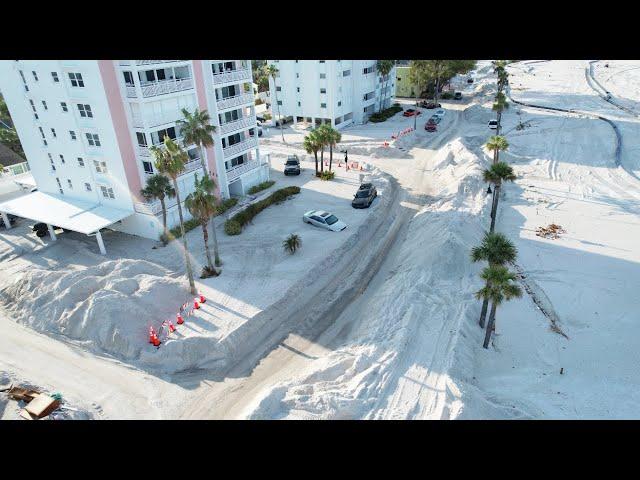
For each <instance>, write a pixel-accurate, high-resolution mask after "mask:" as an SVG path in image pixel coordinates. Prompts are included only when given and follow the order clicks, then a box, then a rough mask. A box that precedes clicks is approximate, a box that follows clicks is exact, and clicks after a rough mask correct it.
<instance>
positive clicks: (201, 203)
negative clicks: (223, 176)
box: [184, 174, 221, 277]
mask: <svg viewBox="0 0 640 480" xmlns="http://www.w3.org/2000/svg"><path fill="white" fill-rule="evenodd" d="M195 187H196V189H195V191H194V192H192V193H190V194H189V195H187V198H186V199H185V200H184V205H185V207H187V210H189V212H190V213H191V215H192V216H193V218H196V219H198V221H199V222H200V225H201V226H202V237H203V239H204V251H205V253H206V256H207V267H206V268H205V271H204V272H203V277H207V276H211V275H219V272H218V271H217V270H216V269H215V268H214V266H213V262H212V261H211V252H210V251H209V231H208V230H207V223H209V220H211V219H212V218H213V217H214V216H215V215H216V214H217V213H218V199H217V198H216V196H215V195H214V191H215V188H216V184H215V182H214V181H213V180H212V179H211V178H210V177H208V176H205V177H202V179H200V180H198V175H197V174H196V176H195ZM211 223H212V224H213V222H211ZM212 231H213V238H214V256H215V262H216V266H220V264H221V262H220V257H219V255H218V240H217V238H216V231H215V228H213V225H212Z"/></svg>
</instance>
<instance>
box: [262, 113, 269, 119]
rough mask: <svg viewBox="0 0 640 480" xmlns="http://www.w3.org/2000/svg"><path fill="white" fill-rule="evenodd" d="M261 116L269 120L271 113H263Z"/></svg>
mask: <svg viewBox="0 0 640 480" xmlns="http://www.w3.org/2000/svg"><path fill="white" fill-rule="evenodd" d="M263 117H264V119H265V120H271V114H270V113H265V114H264V115H263Z"/></svg>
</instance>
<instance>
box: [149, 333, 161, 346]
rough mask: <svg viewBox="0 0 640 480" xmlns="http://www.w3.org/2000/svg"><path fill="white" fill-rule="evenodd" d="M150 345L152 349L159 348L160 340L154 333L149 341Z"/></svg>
mask: <svg viewBox="0 0 640 480" xmlns="http://www.w3.org/2000/svg"><path fill="white" fill-rule="evenodd" d="M151 343H153V346H154V347H159V346H160V343H161V342H160V339H159V338H158V336H157V335H156V334H155V333H154V334H153V338H152V339H151Z"/></svg>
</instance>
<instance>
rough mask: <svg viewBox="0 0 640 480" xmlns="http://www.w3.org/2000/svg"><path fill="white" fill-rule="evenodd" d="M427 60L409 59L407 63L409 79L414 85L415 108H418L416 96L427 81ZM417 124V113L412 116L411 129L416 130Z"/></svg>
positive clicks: (418, 96)
mask: <svg viewBox="0 0 640 480" xmlns="http://www.w3.org/2000/svg"><path fill="white" fill-rule="evenodd" d="M426 62H427V60H411V62H410V63H409V81H410V82H411V83H412V84H413V85H414V86H415V102H416V109H417V108H418V98H420V93H421V92H422V89H423V87H424V86H425V85H426V84H427V82H428V81H429V72H428V70H427V64H426ZM417 126H418V117H417V115H414V116H413V129H414V130H416V128H417Z"/></svg>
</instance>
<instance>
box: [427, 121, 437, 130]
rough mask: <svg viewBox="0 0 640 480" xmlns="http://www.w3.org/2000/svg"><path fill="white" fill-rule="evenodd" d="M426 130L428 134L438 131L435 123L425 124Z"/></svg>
mask: <svg viewBox="0 0 640 480" xmlns="http://www.w3.org/2000/svg"><path fill="white" fill-rule="evenodd" d="M424 129H425V130H426V131H427V132H435V131H437V127H436V124H435V123H429V122H427V123H425V124H424Z"/></svg>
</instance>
